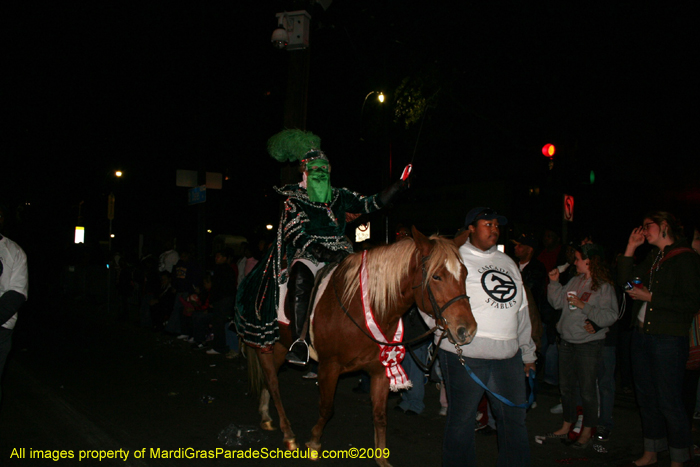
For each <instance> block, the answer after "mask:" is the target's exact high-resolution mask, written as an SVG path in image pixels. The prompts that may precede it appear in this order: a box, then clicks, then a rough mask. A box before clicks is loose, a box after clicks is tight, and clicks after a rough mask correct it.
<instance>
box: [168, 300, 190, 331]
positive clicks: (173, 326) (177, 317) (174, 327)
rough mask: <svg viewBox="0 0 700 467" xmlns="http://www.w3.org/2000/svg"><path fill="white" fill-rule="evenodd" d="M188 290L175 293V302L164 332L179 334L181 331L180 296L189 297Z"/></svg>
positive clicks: (181, 308)
mask: <svg viewBox="0 0 700 467" xmlns="http://www.w3.org/2000/svg"><path fill="white" fill-rule="evenodd" d="M189 295H190V294H189V293H188V292H178V293H177V294H176V295H175V304H174V305H173V312H172V313H170V318H168V324H166V325H165V332H169V333H170V334H180V333H181V332H182V310H183V308H184V307H183V306H182V302H181V301H180V298H183V299H184V300H187V297H189Z"/></svg>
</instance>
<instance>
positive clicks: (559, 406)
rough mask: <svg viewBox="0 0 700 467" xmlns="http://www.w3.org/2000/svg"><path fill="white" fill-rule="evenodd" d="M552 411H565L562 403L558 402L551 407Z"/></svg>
mask: <svg viewBox="0 0 700 467" xmlns="http://www.w3.org/2000/svg"><path fill="white" fill-rule="evenodd" d="M549 411H550V413H564V407H563V406H562V405H561V404H557V405H555V406H554V407H552V408H551V409H549Z"/></svg>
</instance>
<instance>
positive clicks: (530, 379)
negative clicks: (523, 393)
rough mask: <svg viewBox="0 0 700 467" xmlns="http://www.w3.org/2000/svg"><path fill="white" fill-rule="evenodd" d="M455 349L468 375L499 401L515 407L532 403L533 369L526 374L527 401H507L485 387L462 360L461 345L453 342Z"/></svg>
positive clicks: (523, 406)
mask: <svg viewBox="0 0 700 467" xmlns="http://www.w3.org/2000/svg"><path fill="white" fill-rule="evenodd" d="M455 350H456V351H457V359H458V360H459V363H461V364H462V365H463V366H464V369H465V370H467V373H468V374H469V376H471V377H472V379H473V380H474V382H475V383H476V384H478V385H479V386H481V387H482V388H484V389H485V390H486V391H488V392H489V393H491V394H492V395H493V397H495V398H496V399H498V400H499V401H501V402H503V403H504V404H505V405H507V406H509V407H515V408H516V409H527V408H529V407H530V406H531V405H532V403H533V402H534V401H535V370H532V369H531V370H530V374H529V375H528V378H527V379H528V382H529V383H530V397H529V398H528V401H527V402H525V403H524V404H517V405H516V404H514V403H513V402H511V401H509V400H508V399H506V398H505V397H503V396H502V395H500V394H496V393H495V392H493V391H492V390H490V389H489V388H487V387H486V385H485V384H484V383H483V382H482V381H481V379H479V377H478V376H476V375H475V374H474V372H473V371H472V369H471V368H469V365H467V362H465V361H464V356H463V355H462V347H461V346H459V345H457V344H455Z"/></svg>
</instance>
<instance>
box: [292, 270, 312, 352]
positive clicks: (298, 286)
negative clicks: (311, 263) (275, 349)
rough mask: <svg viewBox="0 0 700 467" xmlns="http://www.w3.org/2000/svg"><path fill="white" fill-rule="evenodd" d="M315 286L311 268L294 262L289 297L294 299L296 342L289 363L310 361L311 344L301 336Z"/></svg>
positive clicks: (293, 325) (293, 333)
mask: <svg viewBox="0 0 700 467" xmlns="http://www.w3.org/2000/svg"><path fill="white" fill-rule="evenodd" d="M313 288H314V275H313V274H312V273H311V270H310V269H309V268H308V267H307V266H306V265H305V264H304V263H302V262H297V263H294V265H293V266H292V270H291V273H290V275H289V288H288V289H287V299H288V300H293V302H292V303H291V304H292V306H293V310H294V318H293V321H292V323H291V325H292V326H291V330H292V339H294V343H293V344H292V346H291V347H290V348H289V352H288V353H287V355H286V356H285V359H286V360H287V361H288V362H289V363H294V364H296V365H306V364H307V363H308V361H309V346H308V344H307V343H306V342H305V341H304V340H303V339H300V336H301V334H302V332H303V330H304V325H305V324H306V318H307V316H308V312H309V301H310V300H311V291H312V290H313ZM307 331H308V330H307ZM307 335H308V332H307Z"/></svg>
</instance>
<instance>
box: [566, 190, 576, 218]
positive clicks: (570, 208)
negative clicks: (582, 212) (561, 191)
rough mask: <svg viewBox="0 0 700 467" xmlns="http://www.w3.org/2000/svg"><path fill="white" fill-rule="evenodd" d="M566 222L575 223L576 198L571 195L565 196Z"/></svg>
mask: <svg viewBox="0 0 700 467" xmlns="http://www.w3.org/2000/svg"><path fill="white" fill-rule="evenodd" d="M564 220H565V221H569V222H573V221H574V197H573V196H571V195H564Z"/></svg>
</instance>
